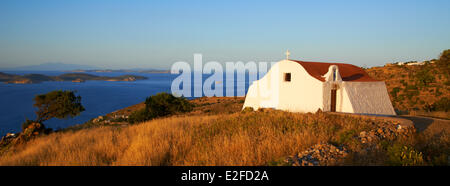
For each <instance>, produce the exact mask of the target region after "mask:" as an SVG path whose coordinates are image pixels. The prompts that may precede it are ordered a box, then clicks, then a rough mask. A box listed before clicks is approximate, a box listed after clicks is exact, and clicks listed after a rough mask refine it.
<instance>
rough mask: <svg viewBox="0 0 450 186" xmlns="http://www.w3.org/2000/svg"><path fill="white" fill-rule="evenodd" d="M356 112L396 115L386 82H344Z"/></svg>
mask: <svg viewBox="0 0 450 186" xmlns="http://www.w3.org/2000/svg"><path fill="white" fill-rule="evenodd" d="M343 85H344V89H345V92H346V94H347V95H348V100H349V101H350V102H351V105H352V107H353V112H354V113H360V114H377V115H396V114H395V110H394V107H392V103H391V100H390V99H389V95H388V92H387V89H386V85H385V83H384V82H382V81H380V82H344V83H343Z"/></svg>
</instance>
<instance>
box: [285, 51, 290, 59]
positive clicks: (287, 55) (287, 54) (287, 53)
mask: <svg viewBox="0 0 450 186" xmlns="http://www.w3.org/2000/svg"><path fill="white" fill-rule="evenodd" d="M290 55H291V53H290V52H289V50H287V51H286V60H289V56H290Z"/></svg>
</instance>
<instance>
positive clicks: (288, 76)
mask: <svg viewBox="0 0 450 186" xmlns="http://www.w3.org/2000/svg"><path fill="white" fill-rule="evenodd" d="M284 81H285V82H291V73H284Z"/></svg>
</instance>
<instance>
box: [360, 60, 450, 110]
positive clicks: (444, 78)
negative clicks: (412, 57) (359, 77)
mask: <svg viewBox="0 0 450 186" xmlns="http://www.w3.org/2000/svg"><path fill="white" fill-rule="evenodd" d="M367 72H368V74H369V75H370V76H371V77H373V78H375V79H377V80H382V81H385V82H386V86H387V89H388V92H389V96H390V98H391V101H392V104H393V106H394V108H395V109H396V110H397V111H398V113H399V114H408V113H409V114H423V115H433V114H434V116H438V117H442V118H450V116H449V113H448V108H449V100H450V97H449V95H450V78H449V74H448V73H446V71H444V70H442V69H441V68H440V67H439V66H438V65H437V64H436V63H430V62H426V63H425V65H417V66H413V65H411V66H409V65H393V66H384V67H373V68H370V69H367ZM436 107H438V108H436ZM446 109H447V110H446Z"/></svg>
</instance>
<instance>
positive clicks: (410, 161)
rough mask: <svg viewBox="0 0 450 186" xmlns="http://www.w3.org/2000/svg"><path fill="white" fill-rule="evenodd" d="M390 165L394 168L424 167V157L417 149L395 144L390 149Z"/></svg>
mask: <svg viewBox="0 0 450 186" xmlns="http://www.w3.org/2000/svg"><path fill="white" fill-rule="evenodd" d="M387 153H388V161H387V163H388V165H392V166H418V165H424V161H423V155H422V153H421V152H418V151H416V150H415V149H413V148H411V147H408V146H404V145H400V144H395V145H393V146H390V147H388V149H387Z"/></svg>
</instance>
